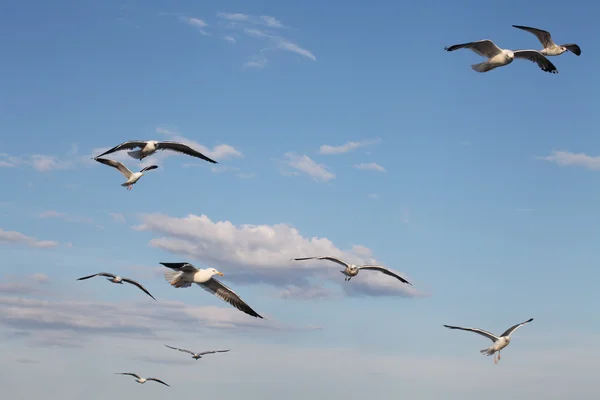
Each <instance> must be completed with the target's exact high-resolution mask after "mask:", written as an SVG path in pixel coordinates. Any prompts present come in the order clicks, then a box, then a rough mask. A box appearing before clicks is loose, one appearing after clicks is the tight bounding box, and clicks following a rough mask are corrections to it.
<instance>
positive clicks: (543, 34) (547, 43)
mask: <svg viewBox="0 0 600 400" xmlns="http://www.w3.org/2000/svg"><path fill="white" fill-rule="evenodd" d="M513 27H514V28H518V29H522V30H524V31H527V32H529V33H533V34H534V35H535V36H536V37H537V38H538V40H539V41H540V43H541V44H542V46H544V48H545V49H547V48H550V47H554V46H556V44H555V43H554V41H553V40H552V36H550V32H548V31H545V30H543V29H537V28H531V27H529V26H522V25H513Z"/></svg>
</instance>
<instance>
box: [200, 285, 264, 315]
mask: <svg viewBox="0 0 600 400" xmlns="http://www.w3.org/2000/svg"><path fill="white" fill-rule="evenodd" d="M197 285H198V286H200V287H201V288H202V289H204V290H206V291H208V292H210V293H212V294H214V295H215V296H217V297H218V298H220V299H221V300H223V301H226V302H228V303H229V304H231V305H232V306H234V307H235V308H237V309H238V310H240V311H243V312H245V313H246V314H248V315H251V316H253V317H257V318H262V316H260V315H259V314H258V313H257V312H256V311H254V310H253V309H252V308H251V307H250V306H249V305H248V304H246V303H245V302H244V301H243V300H242V298H241V297H240V296H238V295H237V294H236V293H235V292H234V291H233V290H231V289H229V288H228V287H227V286H225V285H223V284H222V283H221V282H219V281H218V280H216V279H214V278H211V279H209V280H208V281H206V282H204V283H197Z"/></svg>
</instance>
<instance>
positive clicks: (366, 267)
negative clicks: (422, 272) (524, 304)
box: [358, 265, 413, 286]
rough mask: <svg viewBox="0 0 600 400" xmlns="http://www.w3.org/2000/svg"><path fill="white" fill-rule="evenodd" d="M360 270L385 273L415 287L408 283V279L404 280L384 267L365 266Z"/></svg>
mask: <svg viewBox="0 0 600 400" xmlns="http://www.w3.org/2000/svg"><path fill="white" fill-rule="evenodd" d="M358 269H359V270H360V269H366V270H371V271H379V272H383V273H384V274H386V275H389V276H393V277H394V278H396V279H398V280H400V281H401V282H404V283H407V284H409V285H411V286H412V285H413V284H412V283H410V282H409V281H407V280H406V279H404V278H403V277H401V276H400V275H398V274H396V273H395V272H393V271H390V270H389V269H387V268H384V267H382V266H381V265H363V266H361V267H358Z"/></svg>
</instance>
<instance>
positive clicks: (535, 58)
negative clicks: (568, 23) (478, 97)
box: [444, 39, 558, 74]
mask: <svg viewBox="0 0 600 400" xmlns="http://www.w3.org/2000/svg"><path fill="white" fill-rule="evenodd" d="M459 49H471V50H472V51H473V52H475V53H477V54H479V55H480V56H482V57H487V61H484V62H482V63H479V64H473V65H471V68H473V70H475V71H477V72H487V71H491V70H493V69H494V68H498V67H503V66H505V65H508V64H510V63H511V62H513V61H514V59H515V58H522V59H525V60H529V61H532V62H534V63H536V64H537V65H538V66H539V67H540V68H541V69H542V71H545V72H550V73H553V74H557V73H558V70H557V69H556V67H555V66H554V64H552V63H551V62H550V60H548V59H547V58H546V57H544V56H543V55H542V53H540V52H539V51H537V50H514V51H513V50H506V49H501V48H499V47H498V46H496V44H495V43H494V42H492V41H491V40H487V39H486V40H478V41H477V42H469V43H462V44H455V45H453V46H448V47H444V50H446V51H455V50H459Z"/></svg>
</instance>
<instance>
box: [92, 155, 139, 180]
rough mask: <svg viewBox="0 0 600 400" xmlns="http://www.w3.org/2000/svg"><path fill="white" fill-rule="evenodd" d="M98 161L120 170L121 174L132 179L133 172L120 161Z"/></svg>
mask: <svg viewBox="0 0 600 400" xmlns="http://www.w3.org/2000/svg"><path fill="white" fill-rule="evenodd" d="M96 161H98V162H99V163H102V164H104V165H108V166H110V167H113V168H116V169H118V170H119V172H121V173H122V174H123V175H124V176H125V178H127V179H129V178H130V177H131V175H133V172H131V171H130V170H129V168H127V167H126V166H125V165H123V163H121V162H119V161H115V160H109V159H108V158H96Z"/></svg>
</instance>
